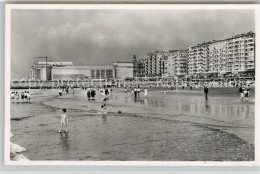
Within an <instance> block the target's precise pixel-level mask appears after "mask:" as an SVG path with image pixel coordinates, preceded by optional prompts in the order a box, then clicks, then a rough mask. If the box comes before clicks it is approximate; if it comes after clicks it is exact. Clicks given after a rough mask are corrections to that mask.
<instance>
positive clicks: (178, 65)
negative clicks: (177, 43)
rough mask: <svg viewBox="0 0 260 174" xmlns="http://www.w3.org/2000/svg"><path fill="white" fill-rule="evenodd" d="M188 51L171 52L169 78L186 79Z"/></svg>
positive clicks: (168, 65) (169, 56)
mask: <svg viewBox="0 0 260 174" xmlns="http://www.w3.org/2000/svg"><path fill="white" fill-rule="evenodd" d="M187 55H188V50H169V54H168V59H167V73H168V77H185V75H186V74H187Z"/></svg>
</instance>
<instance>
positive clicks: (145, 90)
mask: <svg viewBox="0 0 260 174" xmlns="http://www.w3.org/2000/svg"><path fill="white" fill-rule="evenodd" d="M144 97H147V89H146V88H145V89H144Z"/></svg>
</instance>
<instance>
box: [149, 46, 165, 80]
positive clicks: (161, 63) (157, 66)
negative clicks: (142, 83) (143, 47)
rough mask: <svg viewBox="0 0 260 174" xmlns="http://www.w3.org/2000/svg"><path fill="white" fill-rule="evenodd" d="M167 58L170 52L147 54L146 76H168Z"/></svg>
mask: <svg viewBox="0 0 260 174" xmlns="http://www.w3.org/2000/svg"><path fill="white" fill-rule="evenodd" d="M167 58H168V52H165V51H156V52H150V53H147V61H144V64H145V74H146V76H147V77H162V76H167Z"/></svg>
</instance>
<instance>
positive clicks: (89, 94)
mask: <svg viewBox="0 0 260 174" xmlns="http://www.w3.org/2000/svg"><path fill="white" fill-rule="evenodd" d="M95 96H96V91H95V89H94V88H87V97H88V100H95Z"/></svg>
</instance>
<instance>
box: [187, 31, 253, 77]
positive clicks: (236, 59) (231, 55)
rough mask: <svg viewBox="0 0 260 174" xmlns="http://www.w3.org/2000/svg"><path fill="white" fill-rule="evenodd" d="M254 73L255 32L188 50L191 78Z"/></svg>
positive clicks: (214, 41)
mask: <svg viewBox="0 0 260 174" xmlns="http://www.w3.org/2000/svg"><path fill="white" fill-rule="evenodd" d="M254 71H255V33H253V32H248V33H244V34H238V35H235V36H232V37H230V38H227V39H224V40H217V41H216V40H213V41H211V42H207V43H202V44H198V45H196V46H191V47H189V48H188V74H189V75H190V76H196V75H205V74H215V76H221V75H225V74H238V73H251V74H254Z"/></svg>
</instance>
